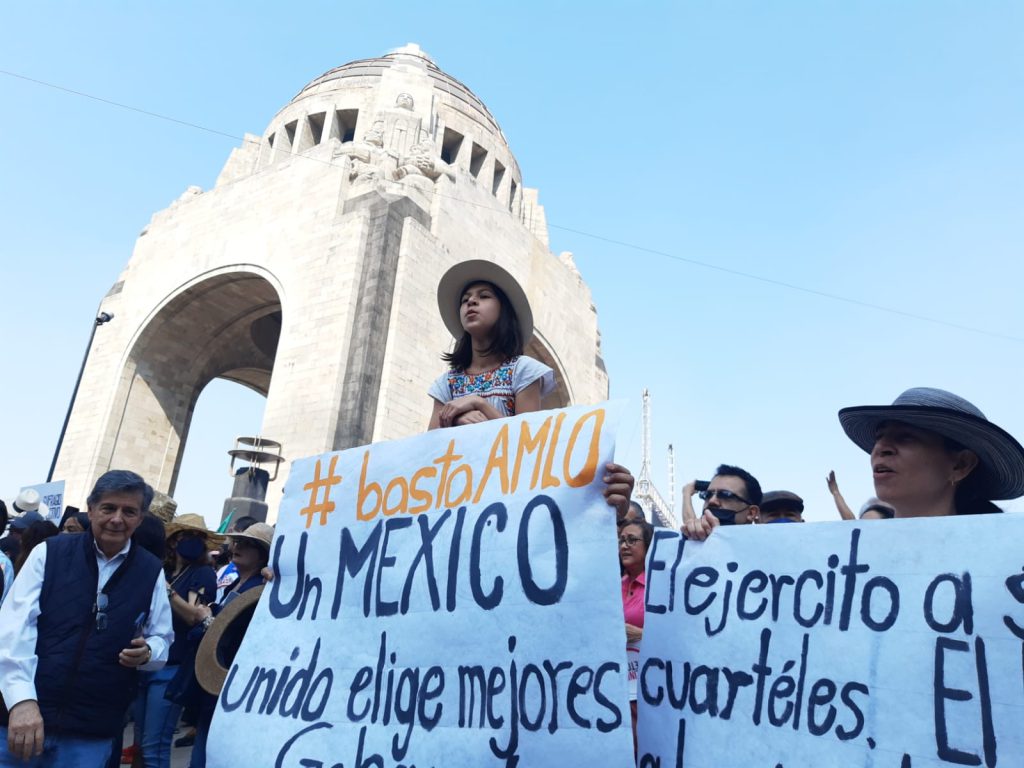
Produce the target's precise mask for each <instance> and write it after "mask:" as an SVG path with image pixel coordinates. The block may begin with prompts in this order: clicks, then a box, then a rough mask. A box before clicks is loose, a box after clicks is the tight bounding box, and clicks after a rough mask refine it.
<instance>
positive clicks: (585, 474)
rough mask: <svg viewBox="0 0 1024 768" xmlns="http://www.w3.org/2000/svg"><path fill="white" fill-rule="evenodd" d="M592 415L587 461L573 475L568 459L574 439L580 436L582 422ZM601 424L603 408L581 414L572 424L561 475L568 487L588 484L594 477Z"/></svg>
mask: <svg viewBox="0 0 1024 768" xmlns="http://www.w3.org/2000/svg"><path fill="white" fill-rule="evenodd" d="M592 416H593V417H594V431H593V432H591V434H590V449H589V450H588V451H587V461H586V463H585V464H584V465H583V469H581V470H580V471H579V473H578V474H576V475H575V476H574V475H572V474H571V471H570V470H569V459H570V458H572V452H573V449H574V448H575V447H576V440H577V439H578V438H579V436H580V430H581V429H582V428H583V424H584V422H586V421H587V420H588V419H589V418H590V417H592ZM603 426H604V409H603V408H598V409H597V410H596V411H591V412H590V413H585V414H583V416H582V417H581V418H580V420H579V421H577V422H576V423H575V424H574V425H573V428H572V433H571V434H570V435H569V447H568V448H566V450H565V458H564V459H563V461H562V476H563V477H564V478H565V482H566V483H568V484H569V486H570V487H572V488H580V487H582V486H584V485H589V484H590V481H591V480H593V479H594V475H595V474H596V473H597V451H598V448H599V447H600V443H601V427H603Z"/></svg>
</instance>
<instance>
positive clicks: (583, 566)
mask: <svg viewBox="0 0 1024 768" xmlns="http://www.w3.org/2000/svg"><path fill="white" fill-rule="evenodd" d="M617 411H618V408H617V407H616V406H615V405H609V404H603V405H599V406H589V407H574V408H568V409H564V410H559V411H548V412H541V413H533V414H526V415H523V416H520V417H516V418H511V419H502V420H497V421H489V422H487V423H484V424H479V425H472V426H467V427H460V428H457V429H440V430H435V431H433V432H429V433H427V434H424V435H420V436H418V437H414V438H410V439H408V440H402V441H399V442H394V443H380V444H376V445H371V446H366V447H362V448H356V449H352V450H348V451H343V452H340V453H331V454H326V455H324V456H321V457H314V458H310V459H305V460H302V461H296V462H295V463H294V465H293V467H292V471H291V475H290V476H289V479H288V482H287V483H286V487H285V495H284V499H283V501H282V504H281V508H280V513H279V517H278V524H277V529H276V536H275V540H274V544H273V547H272V554H271V557H272V563H273V564H274V565H275V569H276V571H277V573H278V576H277V578H276V579H275V580H274V581H273V582H272V583H271V584H270V585H268V586H267V588H266V590H265V592H264V594H263V597H262V599H261V600H260V602H259V604H258V607H257V609H256V613H255V616H254V618H253V621H252V624H251V625H250V626H249V629H248V633H247V635H246V638H245V642H244V643H243V645H242V648H241V650H240V652H239V653H238V655H237V657H236V658H235V660H234V663H233V664H232V666H231V668H230V669H229V671H228V675H227V679H226V681H225V684H224V688H223V690H222V691H221V695H220V698H219V701H218V705H217V712H216V714H215V716H214V720H213V727H212V731H211V736H210V743H209V748H208V753H209V761H208V762H209V765H211V766H214V768H216V767H217V766H223V767H224V768H227V767H228V766H239V765H259V766H274V767H275V768H298V767H299V766H302V767H303V768H327V767H334V766H339V767H340V766H344V768H394V766H418V767H419V768H429V767H430V766H435V767H436V768H441V766H473V768H485V767H486V766H508V768H513V767H514V766H516V765H520V766H529V767H530V768H538V767H542V766H559V768H561V767H562V766H564V765H566V759H567V756H568V755H572V759H571V762H572V763H573V764H578V765H617V766H624V765H628V764H629V763H630V762H631V761H632V759H633V751H632V740H631V735H630V716H629V708H628V699H627V694H626V670H625V663H626V659H625V634H624V625H623V616H622V603H621V597H620V591H621V590H620V587H619V571H618V561H617V557H616V547H615V522H614V518H615V515H614V512H613V510H612V509H611V508H610V507H609V506H608V505H607V503H606V502H605V499H604V497H603V495H602V491H603V488H604V484H603V480H602V477H603V475H604V474H605V470H604V465H605V463H607V462H609V461H611V459H612V454H613V447H614V433H613V429H612V427H613V425H614V423H615V422H616V421H617V418H616V416H617Z"/></svg>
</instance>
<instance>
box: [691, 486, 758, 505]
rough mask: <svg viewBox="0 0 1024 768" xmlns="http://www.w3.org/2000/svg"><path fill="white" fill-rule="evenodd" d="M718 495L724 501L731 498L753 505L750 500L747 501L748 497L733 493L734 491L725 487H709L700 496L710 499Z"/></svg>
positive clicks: (705, 499)
mask: <svg viewBox="0 0 1024 768" xmlns="http://www.w3.org/2000/svg"><path fill="white" fill-rule="evenodd" d="M716 495H717V496H718V498H719V499H721V500H722V501H731V500H733V499H735V500H736V501H742V502H743V503H744V504H746V505H747V506H748V507H749V506H751V504H750V502H749V501H747V500H746V499H744V498H743V497H742V496H740V495H739V494H738V493H733V492H732V491H727V490H725V489H723V488H708V489H707V490H706V491H701V492H700V497H701V498H702V499H703V500H704V501H707V500H708V499H710V498H713V497H714V496H716Z"/></svg>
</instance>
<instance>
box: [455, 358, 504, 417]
mask: <svg viewBox="0 0 1024 768" xmlns="http://www.w3.org/2000/svg"><path fill="white" fill-rule="evenodd" d="M518 360H519V358H518V357H513V358H512V359H510V360H506V361H505V362H504V363H502V364H501V365H499V366H498V367H497V368H495V369H494V370H492V371H484V372H483V373H466V372H465V371H448V390H449V391H450V392H451V396H452V399H453V400H454V399H456V398H459V397H464V396H466V395H480V396H481V397H486V398H494V399H495V400H496V401H497V402H493V403H491V405H493V406H494V408H495V409H496V410H498V411H501V412H503V413H504V414H505V415H506V416H515V413H516V393H515V391H514V390H513V389H512V374H513V373H514V372H515V368H516V363H517V362H518Z"/></svg>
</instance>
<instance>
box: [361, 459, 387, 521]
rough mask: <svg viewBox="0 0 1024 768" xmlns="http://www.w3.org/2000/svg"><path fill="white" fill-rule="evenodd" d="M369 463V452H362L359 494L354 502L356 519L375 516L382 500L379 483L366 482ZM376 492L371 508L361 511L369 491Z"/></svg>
mask: <svg viewBox="0 0 1024 768" xmlns="http://www.w3.org/2000/svg"><path fill="white" fill-rule="evenodd" d="M369 465H370V452H369V451H367V452H366V453H364V454H363V470H362V472H360V473H359V496H358V501H357V503H356V519H357V520H373V518H375V517H376V516H377V512H379V511H380V504H381V501H382V497H383V495H384V494H383V493H382V492H381V489H380V484H379V483H370V484H369V485H367V484H366V469H367V467H368V466H369ZM371 492H372V493H374V494H376V497H377V498H376V500H375V501H374V502H373V509H372V510H370V511H369V512H363V503H364V502H365V501H366V497H367V496H369V495H370V493H371Z"/></svg>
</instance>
